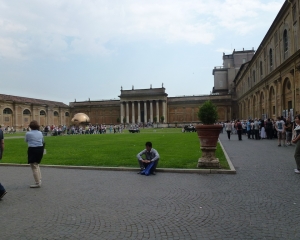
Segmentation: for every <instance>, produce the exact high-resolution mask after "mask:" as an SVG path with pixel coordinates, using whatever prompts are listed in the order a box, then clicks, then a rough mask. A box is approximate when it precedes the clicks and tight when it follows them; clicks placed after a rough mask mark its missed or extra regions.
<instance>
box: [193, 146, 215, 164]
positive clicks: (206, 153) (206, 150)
mask: <svg viewBox="0 0 300 240" xmlns="http://www.w3.org/2000/svg"><path fill="white" fill-rule="evenodd" d="M200 149H201V151H202V157H201V158H199V160H198V165H197V167H209V168H220V162H219V159H218V158H216V155H215V152H216V149H217V148H216V147H200Z"/></svg>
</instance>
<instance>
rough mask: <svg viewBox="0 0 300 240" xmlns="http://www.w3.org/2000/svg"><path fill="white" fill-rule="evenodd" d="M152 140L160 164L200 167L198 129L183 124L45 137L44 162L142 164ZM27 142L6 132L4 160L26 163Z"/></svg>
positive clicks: (223, 160) (224, 164) (220, 155)
mask: <svg viewBox="0 0 300 240" xmlns="http://www.w3.org/2000/svg"><path fill="white" fill-rule="evenodd" d="M147 141H151V142H152V144H153V148H155V149H156V150H157V151H158V152H159V154H160V161H159V165H158V167H159V168H188V169H197V162H198V159H199V158H200V157H201V150H200V144H199V140H198V137H197V134H196V133H182V132H181V129H179V128H177V129H176V128H170V129H141V133H133V134H132V133H128V130H125V131H124V133H122V134H101V135H100V134H97V135H95V134H94V135H67V136H58V137H45V142H46V149H47V154H46V155H44V158H43V160H42V164H49V165H74V166H106V167H138V163H137V160H136V155H137V153H139V152H140V151H141V150H143V149H144V148H145V142H147ZM26 152H27V144H26V143H25V142H24V139H23V138H17V139H16V138H10V135H5V152H4V156H3V159H2V161H1V162H2V163H21V164H26V163H27V158H26ZM216 154H217V157H218V158H219V160H220V163H221V166H222V168H225V169H229V166H228V163H227V161H226V158H225V156H224V153H223V151H222V149H221V147H220V146H219V145H218V148H217V152H216Z"/></svg>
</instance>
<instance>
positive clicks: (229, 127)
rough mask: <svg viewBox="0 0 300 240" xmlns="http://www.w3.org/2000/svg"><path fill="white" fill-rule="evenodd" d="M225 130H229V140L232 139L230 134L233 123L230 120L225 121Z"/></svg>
mask: <svg viewBox="0 0 300 240" xmlns="http://www.w3.org/2000/svg"><path fill="white" fill-rule="evenodd" d="M225 130H226V132H227V137H228V140H230V135H231V131H232V125H231V123H230V122H229V121H227V122H226V123H225Z"/></svg>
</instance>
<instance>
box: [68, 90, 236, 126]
mask: <svg viewBox="0 0 300 240" xmlns="http://www.w3.org/2000/svg"><path fill="white" fill-rule="evenodd" d="M119 97H120V100H108V101H84V102H71V103H70V111H71V113H72V115H74V114H76V113H79V112H82V113H85V114H87V115H88V116H89V117H90V119H91V123H102V124H117V123H130V124H135V123H147V122H154V123H155V122H160V123H171V124H175V123H179V124H180V123H195V122H199V120H198V117H197V112H198V110H199V106H200V105H201V104H203V103H204V102H205V101H207V100H211V101H212V102H213V103H215V104H216V105H217V110H218V113H219V120H220V121H224V120H226V119H231V118H232V114H233V110H232V99H231V95H229V94H211V95H202V96H183V97H168V94H167V93H166V89H165V88H164V87H161V88H152V87H150V88H149V89H133V88H132V89H131V90H123V89H121V94H120V95H119ZM162 117H163V118H162Z"/></svg>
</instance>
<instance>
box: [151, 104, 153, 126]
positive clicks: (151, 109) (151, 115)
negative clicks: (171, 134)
mask: <svg viewBox="0 0 300 240" xmlns="http://www.w3.org/2000/svg"><path fill="white" fill-rule="evenodd" d="M152 103H153V101H152V100H151V101H150V122H151V123H152V122H153V105H152Z"/></svg>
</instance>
